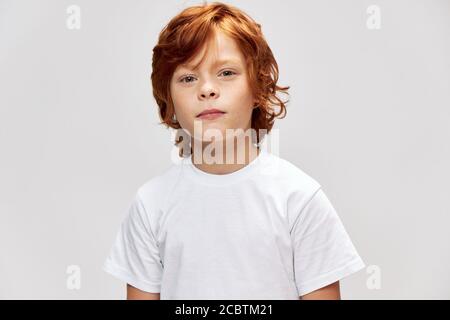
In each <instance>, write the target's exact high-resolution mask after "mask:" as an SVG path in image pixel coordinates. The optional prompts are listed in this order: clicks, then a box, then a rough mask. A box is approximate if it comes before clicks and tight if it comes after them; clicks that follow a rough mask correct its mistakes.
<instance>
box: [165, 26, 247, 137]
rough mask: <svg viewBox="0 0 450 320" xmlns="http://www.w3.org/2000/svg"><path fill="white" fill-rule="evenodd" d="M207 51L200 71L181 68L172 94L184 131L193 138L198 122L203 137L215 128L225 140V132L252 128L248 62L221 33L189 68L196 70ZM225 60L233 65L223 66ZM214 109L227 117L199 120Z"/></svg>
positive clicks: (172, 85)
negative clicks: (206, 110) (206, 132)
mask: <svg viewBox="0 0 450 320" xmlns="http://www.w3.org/2000/svg"><path fill="white" fill-rule="evenodd" d="M213 39H214V38H213ZM204 50H208V52H207V53H206V55H205V57H204V60H203V61H202V63H201V64H200V65H199V69H198V70H192V68H189V67H187V66H182V65H180V66H178V67H177V69H176V70H175V72H174V74H173V76H172V79H171V83H170V92H171V96H172V101H173V103H174V107H175V114H176V117H177V120H178V122H179V123H180V125H181V127H182V128H183V129H185V130H187V131H188V132H189V134H190V135H191V136H193V134H194V121H200V122H201V124H202V131H203V132H199V133H201V134H202V137H203V134H204V133H205V130H207V129H212V128H214V129H218V130H220V132H221V134H222V137H223V138H225V133H226V131H225V129H243V130H244V131H245V130H247V129H249V128H251V115H252V111H253V106H254V104H255V100H254V97H253V95H252V92H251V90H250V87H249V84H248V75H247V67H246V63H245V58H244V56H243V54H242V52H241V51H240V49H239V47H238V45H237V43H236V42H235V40H234V39H232V38H230V37H228V36H227V35H225V34H224V33H222V32H218V33H216V37H215V39H214V40H213V41H211V43H210V44H209V45H207V46H205V47H204V48H202V50H201V51H200V52H199V54H198V55H197V56H195V57H194V58H193V60H192V61H190V62H189V63H188V64H189V65H191V66H192V65H194V66H195V65H196V64H197V63H198V62H199V61H200V59H201V57H202V55H203V54H204ZM222 60H232V61H230V62H226V63H221V62H220V61H222ZM210 108H215V109H219V110H222V111H224V112H225V114H223V115H221V116H220V117H218V118H216V119H204V118H198V117H197V115H198V114H199V113H200V112H202V111H204V110H205V109H210Z"/></svg>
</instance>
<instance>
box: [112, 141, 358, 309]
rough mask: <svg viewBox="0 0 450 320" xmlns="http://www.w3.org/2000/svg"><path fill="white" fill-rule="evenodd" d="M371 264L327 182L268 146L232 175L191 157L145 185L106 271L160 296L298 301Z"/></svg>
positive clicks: (117, 240)
mask: <svg viewBox="0 0 450 320" xmlns="http://www.w3.org/2000/svg"><path fill="white" fill-rule="evenodd" d="M180 159H181V158H180ZM364 267H365V263H364V262H363V260H362V259H361V257H360V256H359V255H358V252H357V251H356V249H355V247H354V245H353V243H352V241H351V239H350V237H349V235H348V234H347V232H346V230H345V228H344V226H343V224H342V222H341V220H340V218H339V216H338V215H337V213H336V211H335V209H334V208H333V206H332V204H331V203H330V201H329V199H328V198H327V197H326V195H325V193H324V191H323V189H322V188H321V186H320V184H319V183H318V182H317V181H316V180H314V179H313V178H311V177H310V176H309V175H307V174H306V173H305V172H303V171H302V170H301V169H299V168H298V167H296V166H295V165H293V164H292V163H290V162H288V161H287V160H284V159H282V158H280V157H278V156H276V155H274V154H272V153H270V152H268V151H267V150H264V149H262V150H261V152H260V154H259V155H258V157H257V158H256V159H255V160H253V161H252V162H250V163H249V164H248V165H246V166H245V167H243V168H241V169H239V170H237V171H234V172H232V173H230V174H225V175H218V174H209V173H206V172H204V171H202V170H200V169H198V168H197V167H195V166H194V165H193V163H192V160H191V158H190V157H188V158H183V159H181V160H180V161H179V162H178V163H175V164H172V165H171V167H170V168H168V169H167V170H166V171H165V172H163V173H162V174H160V175H158V176H155V177H154V178H152V179H150V180H148V181H147V182H146V183H144V184H143V185H142V186H141V187H140V188H139V189H138V190H137V192H136V195H135V198H134V199H133V201H131V205H130V206H129V209H128V211H127V215H126V217H125V219H124V220H123V222H122V224H121V226H120V228H119V231H118V234H117V237H116V239H115V242H114V244H113V246H112V248H111V250H110V253H109V256H108V257H107V259H106V261H105V263H104V265H103V270H105V271H106V272H108V273H110V274H112V275H113V276H115V277H117V278H118V279H120V280H122V281H124V282H126V283H129V284H130V285H132V286H134V287H136V288H138V289H140V290H143V291H147V292H160V298H161V299H286V300H288V299H289V300H290V299H293V300H298V299H299V296H301V295H304V294H307V293H309V292H312V291H314V290H317V289H319V288H321V287H324V286H326V285H328V284H331V283H333V282H335V281H338V280H340V279H342V278H344V277H346V276H348V275H350V274H353V273H355V272H357V271H359V270H361V269H362V268H364Z"/></svg>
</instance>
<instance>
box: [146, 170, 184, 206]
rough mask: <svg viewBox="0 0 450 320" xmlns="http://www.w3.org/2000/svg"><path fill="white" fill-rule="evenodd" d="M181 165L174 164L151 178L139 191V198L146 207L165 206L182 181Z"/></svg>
mask: <svg viewBox="0 0 450 320" xmlns="http://www.w3.org/2000/svg"><path fill="white" fill-rule="evenodd" d="M181 168H182V166H181V164H180V163H172V164H171V165H170V166H169V167H168V168H167V169H165V170H164V171H163V172H161V173H159V174H157V175H155V176H153V177H151V178H150V179H148V180H147V181H145V182H144V183H143V184H142V185H141V186H139V188H138V189H137V197H138V198H139V200H140V201H142V203H143V205H144V206H145V207H149V208H153V209H154V208H155V207H160V206H162V205H163V204H164V202H165V200H166V199H167V197H168V196H169V195H170V194H171V192H172V191H173V190H174V188H175V187H176V185H177V184H178V182H179V180H180V174H181Z"/></svg>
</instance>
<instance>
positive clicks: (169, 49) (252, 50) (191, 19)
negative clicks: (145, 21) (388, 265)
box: [151, 2, 289, 156]
mask: <svg viewBox="0 0 450 320" xmlns="http://www.w3.org/2000/svg"><path fill="white" fill-rule="evenodd" d="M216 31H221V32H224V33H225V34H226V35H228V36H230V37H231V38H233V39H234V40H235V41H236V42H237V44H238V45H239V47H240V49H241V50H242V53H243V55H244V57H245V59H246V63H247V74H248V79H249V86H250V89H251V90H252V92H253V95H254V97H255V99H256V101H257V103H256V104H255V108H254V109H253V113H252V119H251V127H252V129H255V131H256V132H257V135H256V143H257V144H259V143H260V141H261V140H262V139H263V138H264V135H265V134H266V133H269V132H270V131H271V129H272V127H273V124H274V121H275V118H276V117H279V118H284V117H285V116H286V103H287V102H289V100H287V101H282V100H281V99H280V98H279V97H277V92H283V93H285V94H287V95H289V94H288V92H287V90H288V89H289V86H288V87H280V86H278V85H277V82H278V64H277V62H276V60H275V58H274V56H273V53H272V50H271V49H270V48H269V46H268V44H267V42H266V40H265V38H264V35H263V34H262V31H261V25H260V24H258V23H257V22H255V21H254V20H253V19H252V18H251V17H249V16H248V15H247V14H246V13H244V12H243V11H242V10H240V9H238V8H236V7H234V6H231V5H227V4H224V3H221V2H213V3H210V4H207V3H206V2H205V3H204V4H203V5H198V6H191V7H188V8H186V9H184V10H183V11H181V12H180V13H179V14H178V15H176V16H175V17H173V18H172V19H171V20H170V22H169V23H168V24H167V25H166V26H165V27H164V28H163V29H162V31H161V32H160V34H159V39H158V43H157V45H156V46H155V47H154V48H153V60H152V74H151V81H152V88H153V96H154V97H155V100H156V103H157V104H158V107H159V116H160V119H161V120H162V121H161V122H160V123H159V124H165V125H166V126H167V127H171V128H174V129H180V128H181V126H180V124H179V123H178V122H177V121H176V120H173V116H174V114H175V109H174V106H173V101H172V98H171V94H170V81H171V78H172V75H173V73H174V72H175V70H176V68H177V67H178V65H180V64H184V63H186V62H188V61H190V60H191V59H192V58H193V57H194V56H195V55H196V54H197V53H198V52H199V51H200V50H201V49H202V48H203V46H204V44H205V43H208V41H209V40H210V39H211V38H212V37H213V35H214V33H215V32H216ZM200 61H201V60H200ZM276 106H278V107H279V110H278V111H276V110H275V109H274V107H276ZM261 129H262V130H261ZM178 131H180V130H178ZM260 132H263V133H262V134H261V133H260ZM180 142H181V141H180V140H179V139H178V138H176V141H175V145H178V144H179V143H180ZM191 152H192V148H191ZM180 156H182V154H181V150H180Z"/></svg>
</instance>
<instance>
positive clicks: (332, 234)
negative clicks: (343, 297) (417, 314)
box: [291, 188, 365, 296]
mask: <svg viewBox="0 0 450 320" xmlns="http://www.w3.org/2000/svg"><path fill="white" fill-rule="evenodd" d="M291 238H292V244H293V250H294V252H293V253H294V274H295V282H296V285H297V289H298V293H299V296H303V295H305V294H307V293H310V292H312V291H315V290H317V289H320V288H322V287H325V286H327V285H329V284H332V283H333V282H336V281H338V280H341V279H342V278H345V277H347V276H349V275H350V274H353V273H355V272H357V271H359V270H361V269H363V268H364V267H365V264H364V262H363V260H362V259H361V257H360V256H359V254H358V252H357V251H356V249H355V247H354V245H353V243H352V241H351V239H350V237H349V235H348V234H347V232H346V230H345V228H344V225H343V224H342V221H341V220H340V218H339V216H338V214H337V213H336V210H335V209H334V207H333V206H332V204H331V203H330V201H329V199H328V198H327V196H326V195H325V193H324V192H323V190H322V189H321V188H319V189H318V190H317V191H316V192H315V193H314V195H313V196H312V197H311V199H310V200H309V202H308V203H307V204H306V205H305V206H304V208H303V209H302V210H301V212H300V213H299V215H298V217H297V219H296V221H295V222H294V225H293V227H292V230H291Z"/></svg>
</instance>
